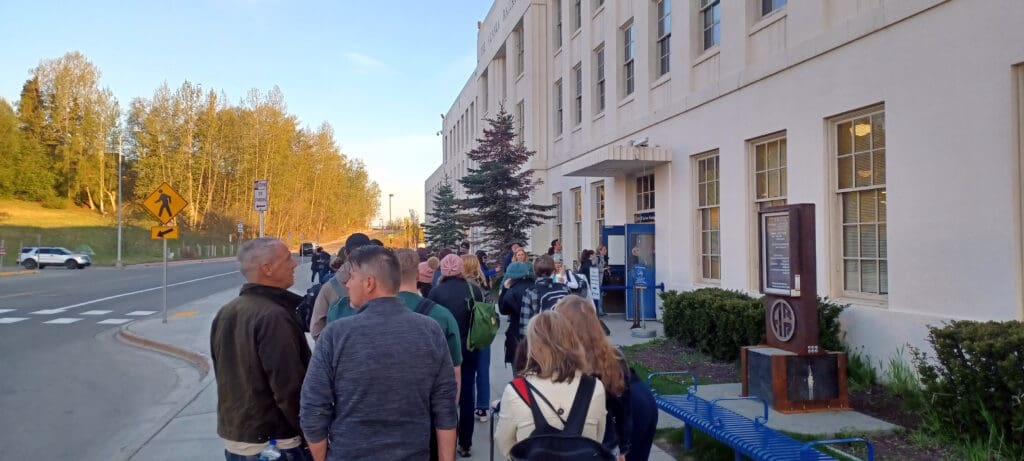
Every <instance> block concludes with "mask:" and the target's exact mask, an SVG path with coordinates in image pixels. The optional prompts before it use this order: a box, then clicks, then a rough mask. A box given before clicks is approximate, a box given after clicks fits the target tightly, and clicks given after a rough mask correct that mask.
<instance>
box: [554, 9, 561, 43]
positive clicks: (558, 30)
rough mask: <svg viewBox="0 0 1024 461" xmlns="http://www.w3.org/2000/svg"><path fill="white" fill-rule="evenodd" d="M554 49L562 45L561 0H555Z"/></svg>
mask: <svg viewBox="0 0 1024 461" xmlns="http://www.w3.org/2000/svg"><path fill="white" fill-rule="evenodd" d="M553 6H554V8H555V31H554V34H555V49H556V50H557V49H559V48H561V47H562V0H555V1H554V3H553Z"/></svg>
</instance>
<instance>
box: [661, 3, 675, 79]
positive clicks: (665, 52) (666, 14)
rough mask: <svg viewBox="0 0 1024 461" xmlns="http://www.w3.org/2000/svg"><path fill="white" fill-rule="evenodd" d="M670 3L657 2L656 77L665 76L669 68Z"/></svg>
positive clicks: (670, 37)
mask: <svg viewBox="0 0 1024 461" xmlns="http://www.w3.org/2000/svg"><path fill="white" fill-rule="evenodd" d="M671 39H672V1H671V0H661V1H659V2H658V76H662V75H665V74H667V73H668V72H669V70H670V69H669V68H670V65H669V64H670V59H669V55H670V50H671V42H672V40H671Z"/></svg>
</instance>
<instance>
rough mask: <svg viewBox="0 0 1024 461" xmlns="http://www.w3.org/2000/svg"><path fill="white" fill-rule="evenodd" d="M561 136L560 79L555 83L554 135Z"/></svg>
mask: <svg viewBox="0 0 1024 461" xmlns="http://www.w3.org/2000/svg"><path fill="white" fill-rule="evenodd" d="M560 134H562V79H558V81H556V82H555V135H560Z"/></svg>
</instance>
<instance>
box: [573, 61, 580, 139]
mask: <svg viewBox="0 0 1024 461" xmlns="http://www.w3.org/2000/svg"><path fill="white" fill-rule="evenodd" d="M572 75H573V80H574V82H573V83H574V86H575V88H574V91H575V94H574V95H573V96H574V98H575V99H574V102H575V103H574V104H573V108H572V109H573V112H572V119H573V120H572V121H573V125H579V124H580V123H583V63H576V67H573V68H572Z"/></svg>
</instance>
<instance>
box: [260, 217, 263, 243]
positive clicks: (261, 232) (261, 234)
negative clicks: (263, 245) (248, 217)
mask: <svg viewBox="0 0 1024 461" xmlns="http://www.w3.org/2000/svg"><path fill="white" fill-rule="evenodd" d="M260 238H263V212H262V211H261V212H260Z"/></svg>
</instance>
